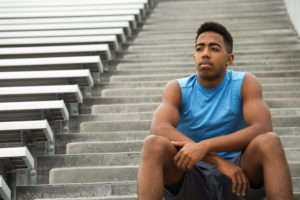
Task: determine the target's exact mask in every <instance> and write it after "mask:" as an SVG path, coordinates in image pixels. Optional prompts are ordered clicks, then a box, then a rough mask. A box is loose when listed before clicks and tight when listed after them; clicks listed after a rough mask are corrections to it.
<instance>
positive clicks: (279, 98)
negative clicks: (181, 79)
mask: <svg viewBox="0 0 300 200" xmlns="http://www.w3.org/2000/svg"><path fill="white" fill-rule="evenodd" d="M272 93H273V92H272ZM275 93H276V92H274V94H275ZM284 93H285V92H282V93H278V92H277V95H274V96H275V97H274V98H272V97H273V96H272V95H269V96H271V98H270V99H265V100H266V101H267V103H268V105H269V107H271V108H285V107H287V108H288V107H289V108H293V107H299V101H298V100H297V98H298V95H299V93H298V92H295V95H294V96H292V97H289V96H290V95H287V97H286V96H285V95H284ZM159 102H161V95H151V96H149V95H148V96H126V97H124V96H119V97H93V98H88V99H86V100H85V104H84V105H83V106H86V107H87V106H90V105H93V104H120V103H130V104H131V103H159ZM83 108H84V107H83Z"/></svg>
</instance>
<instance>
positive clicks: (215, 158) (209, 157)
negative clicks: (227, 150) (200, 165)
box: [202, 152, 225, 166]
mask: <svg viewBox="0 0 300 200" xmlns="http://www.w3.org/2000/svg"><path fill="white" fill-rule="evenodd" d="M224 160H225V159H224V158H222V157H221V156H219V155H218V154H216V153H213V152H209V153H207V154H206V156H205V157H204V159H203V160H202V161H204V162H207V163H209V164H212V165H215V166H219V165H220V164H221V163H222V162H223V161H224Z"/></svg>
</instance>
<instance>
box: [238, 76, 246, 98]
mask: <svg viewBox="0 0 300 200" xmlns="http://www.w3.org/2000/svg"><path fill="white" fill-rule="evenodd" d="M246 74H247V72H244V73H243V77H242V81H241V84H240V85H239V87H240V88H239V98H240V101H241V102H242V103H243V99H242V87H243V83H244V79H245V76H246Z"/></svg>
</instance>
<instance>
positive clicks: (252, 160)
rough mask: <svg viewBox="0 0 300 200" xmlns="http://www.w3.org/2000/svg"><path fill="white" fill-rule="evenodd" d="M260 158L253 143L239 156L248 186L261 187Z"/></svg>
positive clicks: (261, 169)
mask: <svg viewBox="0 0 300 200" xmlns="http://www.w3.org/2000/svg"><path fill="white" fill-rule="evenodd" d="M261 160H262V158H261V156H260V154H259V152H258V148H257V145H256V142H255V141H252V142H250V143H249V145H248V146H247V147H246V149H245V150H244V151H243V153H242V155H241V163H240V164H241V165H240V166H241V168H242V169H243V170H244V172H245V173H246V175H247V177H248V179H249V181H250V184H254V185H262V184H263V183H264V175H263V168H262V163H261Z"/></svg>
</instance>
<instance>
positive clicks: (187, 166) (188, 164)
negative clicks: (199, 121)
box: [172, 142, 208, 171]
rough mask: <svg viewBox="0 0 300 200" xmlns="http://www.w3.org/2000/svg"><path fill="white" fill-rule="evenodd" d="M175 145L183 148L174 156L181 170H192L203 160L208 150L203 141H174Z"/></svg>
mask: <svg viewBox="0 0 300 200" xmlns="http://www.w3.org/2000/svg"><path fill="white" fill-rule="evenodd" d="M172 143H173V144H174V145H175V147H177V148H181V149H180V150H179V151H178V153H177V154H176V155H175V157H174V163H175V165H176V166H177V168H178V169H179V170H182V171H185V170H191V169H192V167H193V166H194V164H195V163H196V162H198V161H200V160H202V159H203V158H204V157H205V156H206V154H207V152H208V150H207V149H206V147H205V146H204V145H202V143H193V142H172Z"/></svg>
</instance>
